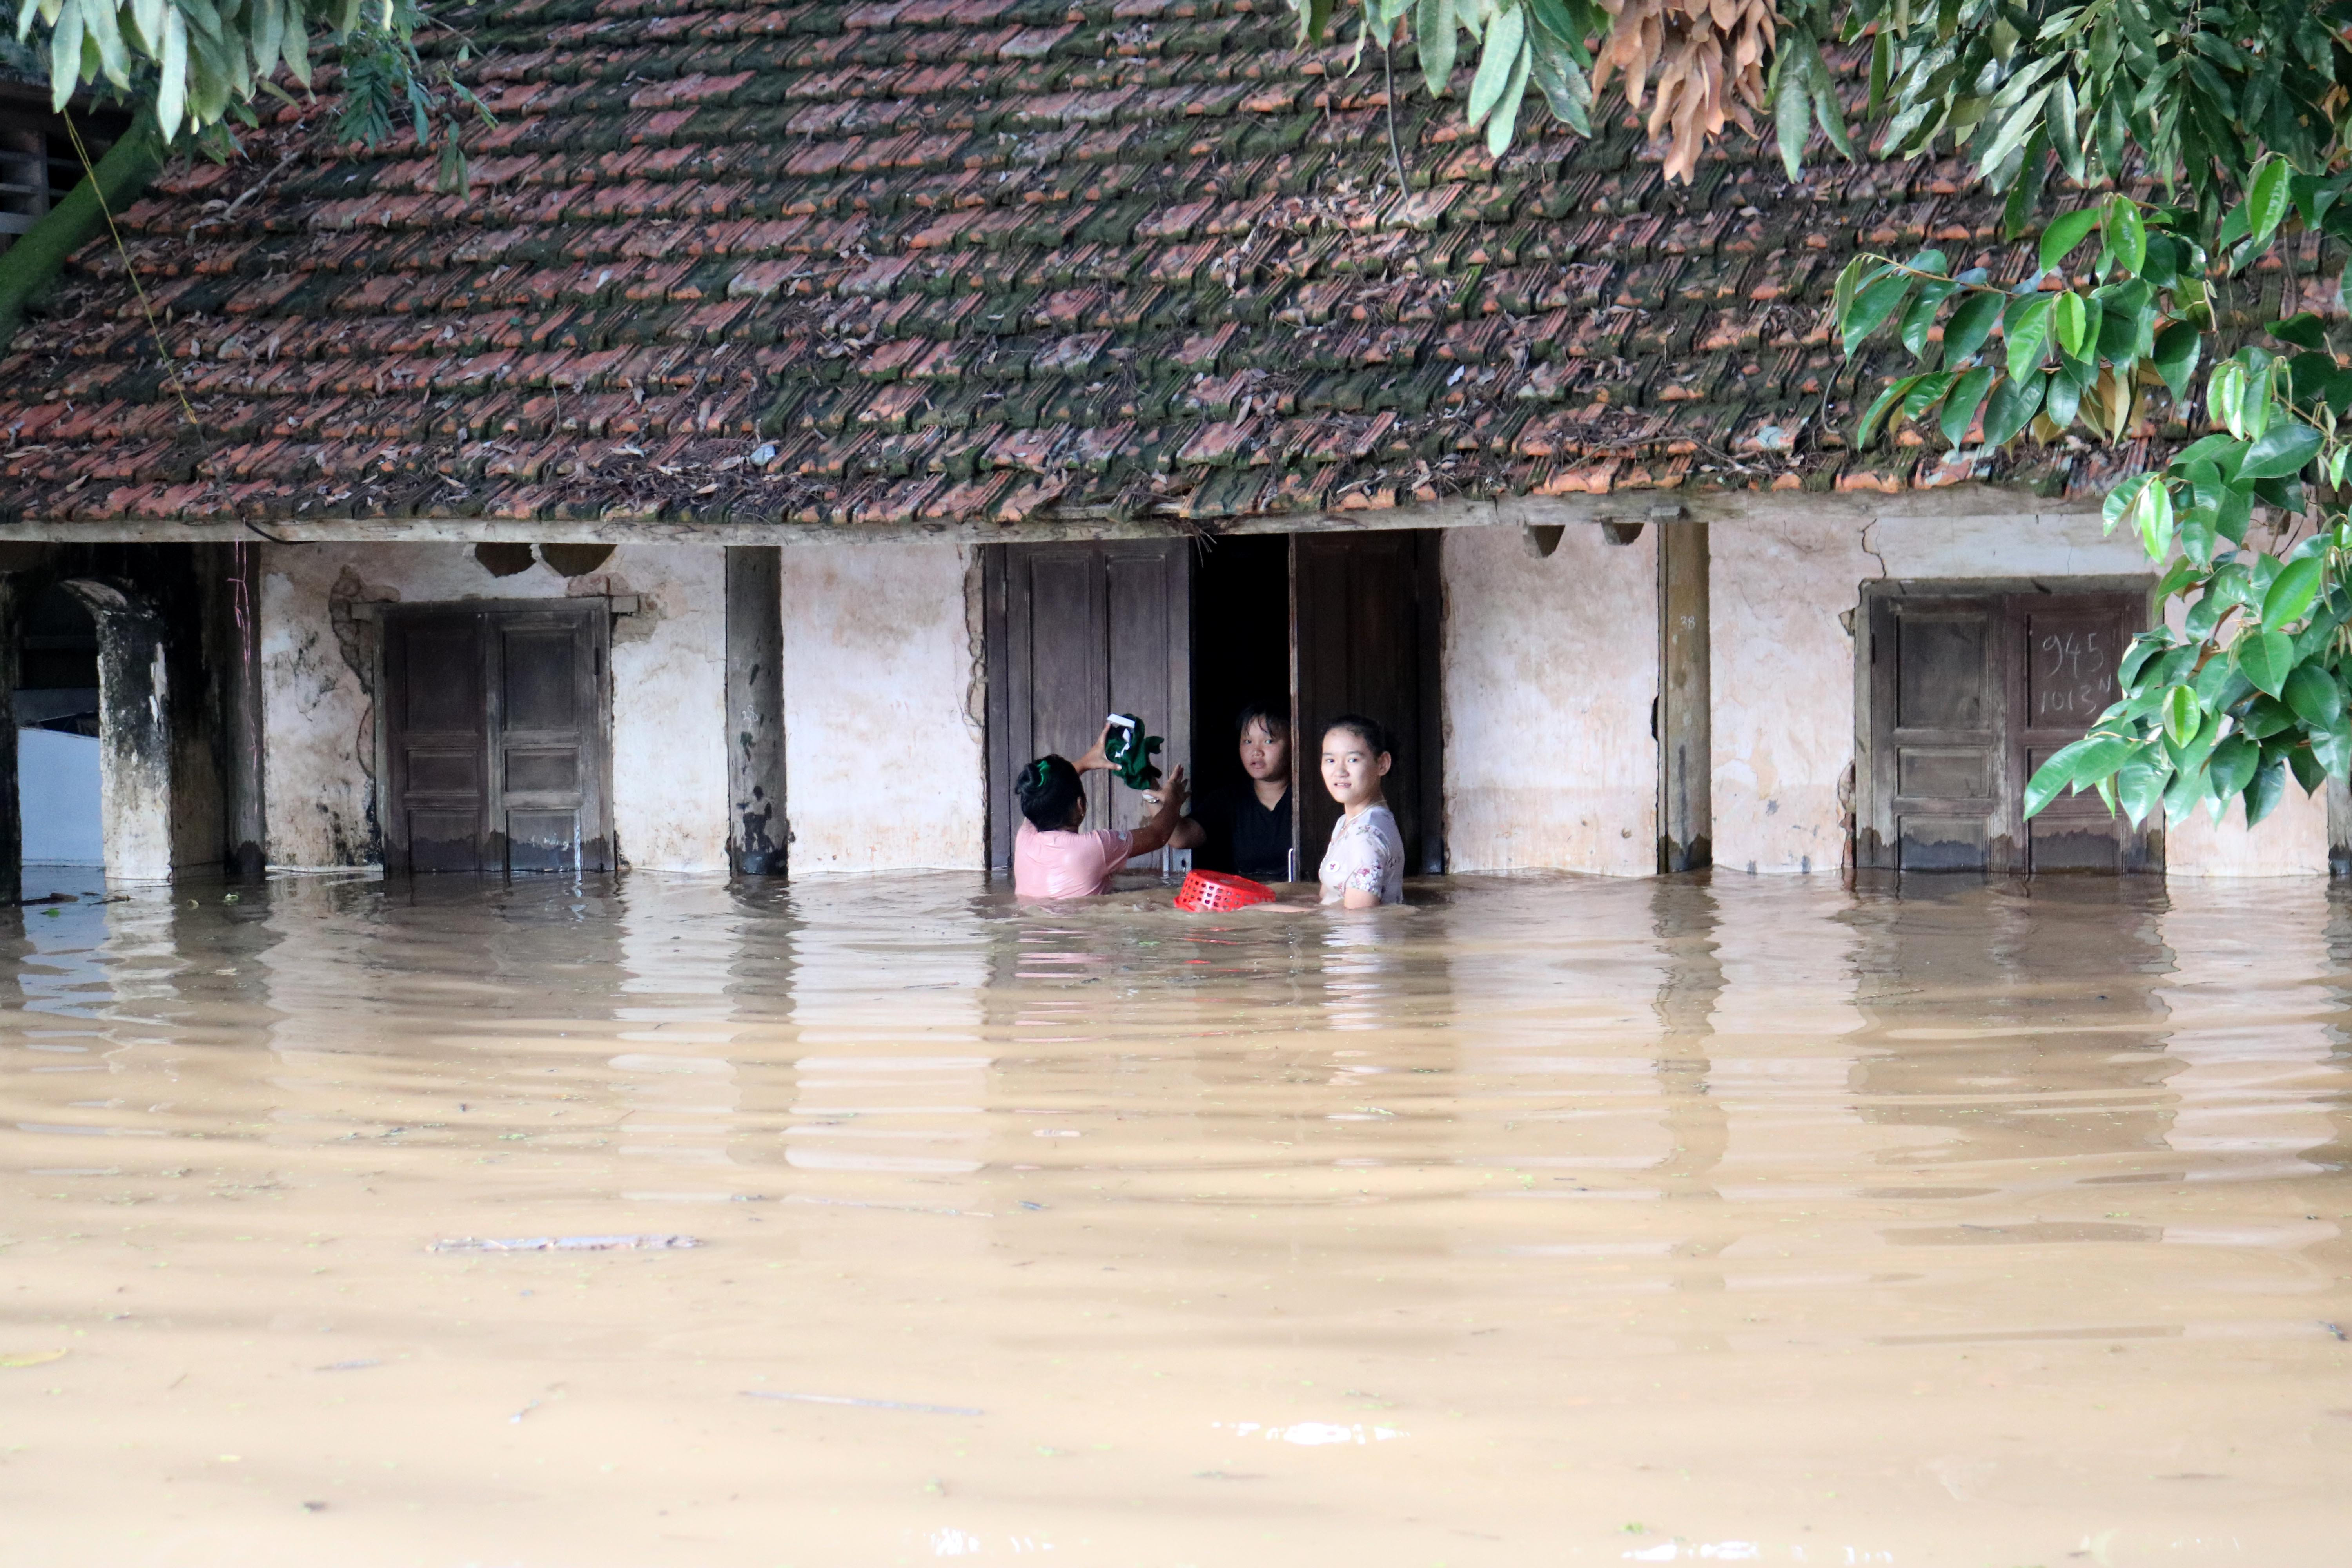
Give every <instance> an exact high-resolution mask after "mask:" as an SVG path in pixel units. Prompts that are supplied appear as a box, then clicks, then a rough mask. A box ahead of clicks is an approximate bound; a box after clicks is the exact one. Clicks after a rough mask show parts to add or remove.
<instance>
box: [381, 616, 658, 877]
mask: <svg viewBox="0 0 2352 1568" xmlns="http://www.w3.org/2000/svg"><path fill="white" fill-rule="evenodd" d="M610 633H611V622H610V619H609V612H608V611H607V608H606V605H605V602H604V600H602V599H596V600H588V601H581V602H577V603H565V602H561V601H557V602H545V603H524V604H511V603H509V604H481V605H467V604H452V605H403V606H398V607H394V608H388V609H387V612H386V614H385V617H384V638H383V674H384V679H383V684H382V687H381V689H382V690H383V694H384V695H383V713H384V741H383V747H384V759H385V763H386V769H385V778H386V791H385V795H386V799H385V809H384V817H383V837H384V869H385V870H387V871H391V872H394V873H400V872H412V871H500V872H509V873H512V872H529V871H606V870H610V869H612V865H613V850H612V837H613V835H612V819H611V805H610V802H611V789H610V786H609V784H608V782H607V781H608V778H609V775H610V771H611V756H612V744H611V735H610V717H611V713H612V699H611V695H610V692H609V691H608V689H607V685H606V673H605V672H606V670H607V668H608V660H607V658H606V654H607V643H608V640H609V637H610Z"/></svg>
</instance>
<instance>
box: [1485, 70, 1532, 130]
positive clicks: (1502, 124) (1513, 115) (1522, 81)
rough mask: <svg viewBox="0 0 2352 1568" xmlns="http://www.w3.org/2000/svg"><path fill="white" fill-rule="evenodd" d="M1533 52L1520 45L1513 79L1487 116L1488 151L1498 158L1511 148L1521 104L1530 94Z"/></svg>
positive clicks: (1512, 73) (1512, 72)
mask: <svg viewBox="0 0 2352 1568" xmlns="http://www.w3.org/2000/svg"><path fill="white" fill-rule="evenodd" d="M1531 53H1532V51H1531V50H1530V49H1529V48H1528V46H1527V45H1526V44H1524V43H1523V44H1521V45H1520V46H1519V63H1518V64H1517V65H1516V66H1514V67H1512V68H1511V79H1510V80H1509V81H1507V82H1506V83H1505V84H1504V85H1503V96H1502V97H1501V98H1500V99H1499V100H1496V104H1495V111H1494V112H1493V113H1492V114H1489V115H1488V116H1486V151H1487V152H1489V153H1493V154H1494V155H1495V156H1496V157H1497V158H1499V157H1501V156H1502V155H1503V154H1504V153H1507V152H1509V151H1510V150H1511V136H1512V133H1513V132H1516V131H1517V129H1518V124H1519V105H1520V104H1521V103H1522V102H1524V101H1525V100H1526V99H1527V96H1528V56H1529V55H1530V54H1531Z"/></svg>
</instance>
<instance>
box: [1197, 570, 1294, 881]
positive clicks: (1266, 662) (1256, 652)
mask: <svg viewBox="0 0 2352 1568" xmlns="http://www.w3.org/2000/svg"><path fill="white" fill-rule="evenodd" d="M1290 689H1291V679H1290V540H1289V538H1288V537H1287V536H1286V535H1283V534H1249V535H1244V536H1240V537H1237V538H1230V539H1219V540H1214V541H1213V542H1210V543H1209V544H1208V545H1207V546H1206V547H1205V548H1204V549H1202V551H1201V552H1200V555H1199V558H1198V562H1197V563H1196V564H1195V565H1194V567H1193V575H1192V757H1193V764H1194V765H1193V773H1192V778H1193V782H1194V785H1195V787H1194V790H1193V795H1194V796H1195V798H1197V799H1206V798H1207V797H1208V796H1209V795H1211V794H1212V793H1214V792H1223V791H1235V792H1238V791H1241V790H1245V789H1248V788H1249V787H1250V778H1249V775H1248V774H1247V773H1244V772H1243V771H1242V764H1241V752H1240V735H1239V732H1238V731H1237V730H1236V728H1235V726H1234V720H1235V718H1237V717H1238V716H1239V715H1240V713H1241V710H1243V709H1244V708H1245V707H1247V706H1249V705H1250V704H1252V703H1264V704H1265V705H1266V706H1267V707H1269V708H1271V709H1273V710H1274V711H1275V712H1276V713H1277V714H1280V715H1282V716H1283V719H1284V722H1286V723H1287V722H1289V720H1290V709H1291V702H1290ZM1291 755H1292V761H1293V763H1296V762H1297V749H1296V748H1295V747H1294V748H1293V749H1292V753H1291ZM1296 789H1297V781H1296V778H1295V777H1294V780H1293V791H1294V793H1293V795H1292V799H1293V800H1296V799H1297V794H1296ZM1295 820H1296V819H1295V817H1294V826H1295ZM1294 847H1295V846H1294ZM1205 853H1206V856H1207V858H1206V859H1205V860H1204V861H1203V864H1206V865H1211V866H1219V867H1220V868H1226V867H1223V866H1222V863H1221V862H1220V861H1219V859H1218V858H1217V856H1216V854H1215V852H1214V847H1212V848H1211V849H1210V850H1209V851H1207V852H1205ZM1228 869H1229V868H1228Z"/></svg>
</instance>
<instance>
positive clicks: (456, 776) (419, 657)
mask: <svg viewBox="0 0 2352 1568" xmlns="http://www.w3.org/2000/svg"><path fill="white" fill-rule="evenodd" d="M483 632H484V627H483V624H482V616H480V615H479V614H478V613H477V612H473V611H466V610H457V611H437V610H434V609H430V608H426V609H419V610H415V611H408V612H404V613H399V614H394V615H392V616H386V617H385V620H384V648H383V662H384V688H385V690H384V702H383V716H384V723H385V727H386V733H385V751H386V752H387V755H388V758H389V761H390V763H391V768H390V772H391V777H390V779H389V780H387V781H386V788H385V792H384V794H385V809H384V813H383V856H384V869H385V870H387V871H478V870H480V869H482V853H483V847H484V846H485V845H486V844H487V843H488V840H489V832H490V800H489V779H490V755H489V746H488V719H487V715H488V696H487V694H486V692H485V690H484V689H483V676H484V673H485V670H486V668H487V665H488V658H487V656H486V654H485V651H484V647H485V642H486V639H485V637H484V636H483Z"/></svg>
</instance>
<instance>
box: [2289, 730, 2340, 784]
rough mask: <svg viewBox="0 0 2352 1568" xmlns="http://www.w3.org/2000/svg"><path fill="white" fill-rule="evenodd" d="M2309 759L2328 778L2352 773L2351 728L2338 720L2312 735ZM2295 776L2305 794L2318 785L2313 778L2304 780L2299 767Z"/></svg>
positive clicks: (2290, 761)
mask: <svg viewBox="0 0 2352 1568" xmlns="http://www.w3.org/2000/svg"><path fill="white" fill-rule="evenodd" d="M2311 760H2312V761H2313V762H2314V763H2317V764H2318V766H2319V768H2320V770H2321V771H2322V772H2323V773H2326V775H2327V776H2328V777H2329V778H2333V779H2342V778H2345V777H2347V775H2352V730H2348V729H2347V728H2346V727H2345V725H2344V723H2343V721H2340V720H2339V721H2336V723H2334V724H2332V725H2330V726H2328V727H2327V728H2326V730H2323V731H2320V732H2319V733H2318V734H2315V735H2314V736H2312V738H2311ZM2289 765H2293V759H2292V758H2290V759H2289ZM2295 777H2296V779H2297V781H2298V782H2302V783H2303V788H2304V793H2305V794H2306V795H2307V794H2309V793H2311V792H2312V791H2314V790H2315V789H2317V788H2318V787H2319V784H2318V782H2317V781H2305V780H2304V779H2303V770H2302V769H2300V768H2296V769H2295Z"/></svg>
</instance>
